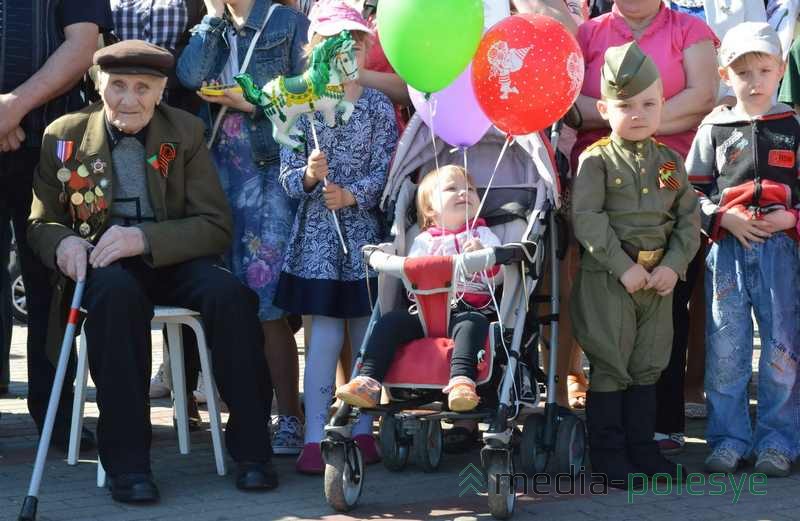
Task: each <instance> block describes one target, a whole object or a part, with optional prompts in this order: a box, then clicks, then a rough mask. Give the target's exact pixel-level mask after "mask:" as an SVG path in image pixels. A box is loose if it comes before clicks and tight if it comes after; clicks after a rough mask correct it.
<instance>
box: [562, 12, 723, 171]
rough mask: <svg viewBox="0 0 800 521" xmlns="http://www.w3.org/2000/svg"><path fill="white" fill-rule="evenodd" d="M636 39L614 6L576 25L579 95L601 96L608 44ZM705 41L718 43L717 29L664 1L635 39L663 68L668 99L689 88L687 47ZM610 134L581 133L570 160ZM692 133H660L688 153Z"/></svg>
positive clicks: (598, 131) (605, 131)
mask: <svg viewBox="0 0 800 521" xmlns="http://www.w3.org/2000/svg"><path fill="white" fill-rule="evenodd" d="M633 39H634V38H633V33H632V32H631V30H630V28H629V27H628V24H627V23H625V19H624V18H623V17H622V15H621V14H620V13H619V10H618V9H617V6H616V5H615V6H614V7H613V8H612V9H611V12H610V13H606V14H604V15H601V16H598V17H597V18H593V19H591V20H588V21H586V22H584V23H583V24H581V25H580V27H578V43H579V44H580V46H581V50H582V51H583V57H584V60H585V62H586V73H585V75H584V79H583V88H582V89H581V94H584V95H586V96H589V97H591V98H597V99H599V98H600V69H601V68H602V66H603V57H604V56H605V53H606V49H608V48H609V47H616V46H618V45H623V44H625V43H628V42H630V41H632V40H633ZM704 40H711V41H713V42H714V46H718V45H719V40H718V39H717V37H716V36H715V35H714V31H712V30H711V28H710V27H709V26H708V25H707V24H706V23H705V22H703V21H702V20H700V19H698V18H696V17H694V16H692V15H688V14H684V13H679V12H677V11H673V10H671V9H668V8H666V7H664V6H663V5H662V6H661V10H660V11H659V13H658V14H657V15H656V17H655V18H654V19H653V21H652V22H650V25H649V26H648V27H647V29H645V31H644V33H643V34H642V36H641V37H640V38H639V39H638V40H637V43H638V44H639V46H640V47H641V48H642V51H644V52H645V54H647V55H648V56H650V58H652V59H653V61H654V62H655V63H656V66H657V67H658V70H659V72H660V73H661V81H662V82H663V84H664V98H665V99H670V98H671V97H673V96H675V95H676V94H678V93H679V92H681V91H682V90H683V89H684V88H685V87H686V74H685V73H684V70H683V52H684V51H685V50H686V49H688V48H689V47H691V46H692V45H694V44H696V43H698V42H701V41H704ZM709 74H716V71H709ZM609 133H610V130H609V129H607V128H606V129H596V130H589V131H586V132H579V133H578V140H577V141H576V143H575V146H574V147H573V149H572V164H573V165H577V160H578V156H579V155H580V153H581V152H583V150H584V149H585V148H586V147H587V146H589V145H591V144H592V143H594V142H595V141H597V140H598V139H600V138H602V137H605V136H607V135H608V134H609ZM694 134H695V131H694V130H687V131H686V132H681V133H679V134H671V135H667V136H656V138H657V139H658V140H659V141H661V142H662V143H664V144H666V145H667V146H669V147H670V148H673V149H675V151H676V152H679V153H680V154H681V155H682V156H684V157H685V156H686V154H688V153H689V148H690V147H691V145H692V140H693V139H694Z"/></svg>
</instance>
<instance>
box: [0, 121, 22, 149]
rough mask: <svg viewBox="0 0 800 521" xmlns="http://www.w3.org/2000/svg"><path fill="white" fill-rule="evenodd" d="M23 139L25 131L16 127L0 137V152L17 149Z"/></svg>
mask: <svg viewBox="0 0 800 521" xmlns="http://www.w3.org/2000/svg"><path fill="white" fill-rule="evenodd" d="M23 141H25V131H24V130H22V128H21V127H17V128H15V129H14V130H12V131H11V132H9V133H8V134H7V135H5V136H2V137H0V152H13V151H15V150H19V147H21V146H22V142H23Z"/></svg>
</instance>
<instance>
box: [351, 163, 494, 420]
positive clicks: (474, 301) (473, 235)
mask: <svg viewBox="0 0 800 521" xmlns="http://www.w3.org/2000/svg"><path fill="white" fill-rule="evenodd" d="M479 204H480V201H479V199H478V195H477V190H476V188H475V183H474V181H473V180H472V178H471V177H470V176H469V174H467V173H466V171H465V170H464V169H463V168H461V167H458V166H453V165H448V166H444V167H442V168H440V169H438V170H434V171H432V172H429V173H428V174H427V175H426V176H425V177H424V178H423V179H422V181H421V182H420V184H419V188H418V190H417V213H418V221H419V225H420V228H421V229H422V230H423V231H422V233H420V234H419V235H418V236H417V238H416V239H415V240H414V243H413V245H412V247H411V251H410V253H409V255H408V256H409V257H421V256H434V255H455V254H459V253H465V252H470V251H476V250H479V249H481V248H485V247H493V246H500V240H499V239H498V238H497V236H496V235H494V234H493V233H492V232H491V231H490V230H489V228H488V227H487V226H486V223H485V222H484V221H483V220H482V219H475V213H476V212H477V210H478V206H479ZM501 277H502V271H501V270H500V268H499V266H494V267H492V268H491V269H489V270H487V271H485V272H482V273H476V274H474V275H472V276H470V277H468V278H466V279H464V280H459V281H458V283H457V284H458V286H457V289H458V294H459V295H460V296H461V297H460V298H459V299H458V300H457V303H456V304H455V309H454V310H453V315H452V317H451V320H450V331H449V336H450V337H451V338H452V339H453V343H454V349H453V354H452V358H451V366H450V381H449V383H448V385H447V386H446V387H445V388H444V390H443V392H444V393H446V394H447V395H448V400H447V403H448V407H449V409H450V410H452V411H455V412H464V411H470V410H472V409H474V408H475V407H476V406H477V405H478V401H479V399H478V394H477V393H476V390H475V377H476V372H477V368H476V366H477V361H478V354H479V352H480V350H481V349H482V348H483V346H484V345H485V341H486V336H487V334H488V331H489V320H488V319H487V317H486V315H485V314H484V311H486V310H487V309H488V308H489V306H490V304H491V302H492V294H491V286H493V285H494V284H497V283H499V282H500V279H501ZM411 309H413V306H412V308H410V309H409V310H397V311H392V312H390V313H387V314H386V315H384V316H383V317H381V319H380V320H379V322H378V323H377V324H376V326H375V328H374V331H373V334H372V336H371V337H370V339H369V343H368V344H367V347H366V350H365V352H364V357H363V360H362V366H361V368H360V371H359V375H358V376H356V377H355V378H353V379H352V380H351V381H350V382H348V383H346V384H344V385H342V386H340V387H339V388H338V389H337V390H336V397H337V398H339V399H341V400H342V401H344V402H345V403H347V404H350V405H352V406H355V407H359V408H373V407H375V406H376V405H377V404H378V402H379V401H380V396H381V384H380V382H381V380H382V379H383V377H384V376H385V375H386V373H387V371H388V370H389V365H390V364H391V362H392V359H393V358H394V354H395V352H396V351H397V349H398V348H399V347H400V346H402V345H404V344H407V343H408V342H411V341H412V340H416V339H419V338H424V337H425V331H424V329H423V326H422V324H421V322H420V320H419V318H418V317H417V316H416V314H415V313H413V312H412V311H411Z"/></svg>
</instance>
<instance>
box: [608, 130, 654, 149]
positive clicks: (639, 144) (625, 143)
mask: <svg viewBox="0 0 800 521" xmlns="http://www.w3.org/2000/svg"><path fill="white" fill-rule="evenodd" d="M610 138H611V141H613V142H614V143H616V144H617V145H619V146H621V147H622V148H624V149H626V150H630V151H632V152H641V151H642V150H643V149H644V148H645V147H647V145H648V144H649V143H651V142H652V141H653V138H652V137H648V138H646V139H642V140H641V141H631V140H630V139H625V138H623V137H620V136H619V135H618V134H617V133H616V132H611V136H610Z"/></svg>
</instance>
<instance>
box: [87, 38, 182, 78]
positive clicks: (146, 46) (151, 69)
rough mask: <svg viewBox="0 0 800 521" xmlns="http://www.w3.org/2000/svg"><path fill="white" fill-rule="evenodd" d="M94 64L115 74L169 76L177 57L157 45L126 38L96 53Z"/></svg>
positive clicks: (104, 70)
mask: <svg viewBox="0 0 800 521" xmlns="http://www.w3.org/2000/svg"><path fill="white" fill-rule="evenodd" d="M94 64H95V65H98V66H100V69H101V70H102V71H103V72H108V73H114V74H149V75H151V76H167V75H168V74H169V71H170V70H172V66H173V65H174V64H175V57H174V56H172V54H171V53H170V52H169V51H168V50H166V49H164V48H162V47H159V46H157V45H153V44H151V43H147V42H145V41H142V40H125V41H122V42H118V43H115V44H114V45H109V46H108V47H103V48H102V49H100V50H99V51H97V52H96V53H94Z"/></svg>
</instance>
